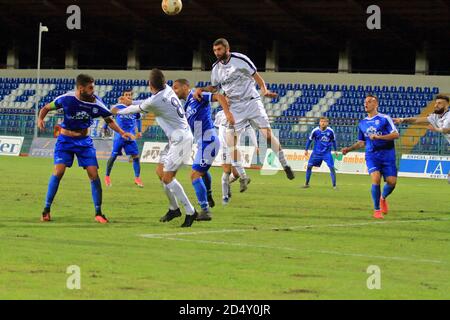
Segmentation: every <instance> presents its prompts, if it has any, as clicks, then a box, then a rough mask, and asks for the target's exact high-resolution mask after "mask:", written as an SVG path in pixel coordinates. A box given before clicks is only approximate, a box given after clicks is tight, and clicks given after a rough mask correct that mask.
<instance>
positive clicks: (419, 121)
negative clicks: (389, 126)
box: [392, 117, 430, 124]
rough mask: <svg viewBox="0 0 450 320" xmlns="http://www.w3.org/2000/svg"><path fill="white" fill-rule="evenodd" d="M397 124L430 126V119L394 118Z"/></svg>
mask: <svg viewBox="0 0 450 320" xmlns="http://www.w3.org/2000/svg"><path fill="white" fill-rule="evenodd" d="M392 120H393V121H394V123H395V124H402V123H407V124H428V123H430V122H429V121H428V118H426V117H412V118H394V119H392Z"/></svg>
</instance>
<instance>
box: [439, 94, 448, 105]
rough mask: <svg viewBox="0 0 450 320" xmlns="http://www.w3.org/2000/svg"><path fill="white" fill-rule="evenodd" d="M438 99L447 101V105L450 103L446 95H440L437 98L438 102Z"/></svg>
mask: <svg viewBox="0 0 450 320" xmlns="http://www.w3.org/2000/svg"><path fill="white" fill-rule="evenodd" d="M437 99H442V100H445V101H447V103H450V99H449V97H448V96H446V95H443V94H438V95H437V96H436V100H437Z"/></svg>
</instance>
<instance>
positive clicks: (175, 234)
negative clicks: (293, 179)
mask: <svg viewBox="0 0 450 320" xmlns="http://www.w3.org/2000/svg"><path fill="white" fill-rule="evenodd" d="M441 221H450V218H446V219H418V220H398V221H374V222H360V223H339V224H336V223H334V224H316V225H303V226H293V227H272V228H259V229H258V228H248V229H222V230H205V231H192V232H174V233H148V234H141V235H139V236H140V237H144V238H161V237H171V236H189V235H194V236H195V235H200V234H214V233H234V232H255V231H283V230H286V231H290V230H291V231H292V230H301V229H313V228H345V227H360V226H371V225H382V224H397V223H415V222H441Z"/></svg>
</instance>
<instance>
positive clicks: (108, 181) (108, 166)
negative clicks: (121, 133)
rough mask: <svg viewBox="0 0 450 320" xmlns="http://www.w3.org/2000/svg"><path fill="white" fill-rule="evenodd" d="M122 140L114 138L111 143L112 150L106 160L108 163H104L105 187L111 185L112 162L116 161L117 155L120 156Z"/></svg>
mask: <svg viewBox="0 0 450 320" xmlns="http://www.w3.org/2000/svg"><path fill="white" fill-rule="evenodd" d="M123 144H124V140H123V139H122V138H115V139H114V141H113V149H112V152H111V156H110V157H109V159H108V162H107V163H106V174H105V185H106V186H107V187H110V186H111V185H112V183H111V177H110V175H111V170H112V168H113V166H114V162H115V161H116V159H117V157H118V156H119V155H122V148H123Z"/></svg>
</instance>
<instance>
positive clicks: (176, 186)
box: [166, 179, 195, 215]
mask: <svg viewBox="0 0 450 320" xmlns="http://www.w3.org/2000/svg"><path fill="white" fill-rule="evenodd" d="M166 186H167V187H168V188H169V190H170V191H171V192H172V193H173V194H174V195H175V197H176V198H177V199H178V201H180V202H181V204H182V205H183V207H184V209H185V210H186V214H187V215H193V214H194V212H195V209H194V206H193V205H192V204H191V202H190V201H189V199H188V197H187V195H186V193H185V192H184V189H183V187H182V186H181V184H180V183H179V182H178V181H177V179H173V180H172V182H171V183H169V184H167V185H166Z"/></svg>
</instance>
